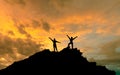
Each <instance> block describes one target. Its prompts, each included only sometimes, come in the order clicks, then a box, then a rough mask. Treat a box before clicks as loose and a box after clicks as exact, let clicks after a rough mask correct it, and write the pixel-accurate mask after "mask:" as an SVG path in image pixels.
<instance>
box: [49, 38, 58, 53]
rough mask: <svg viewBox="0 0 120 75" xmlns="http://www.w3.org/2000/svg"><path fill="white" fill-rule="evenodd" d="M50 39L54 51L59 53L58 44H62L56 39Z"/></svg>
mask: <svg viewBox="0 0 120 75" xmlns="http://www.w3.org/2000/svg"><path fill="white" fill-rule="evenodd" d="M49 39H50V40H51V41H52V42H53V49H54V52H55V51H56V52H58V50H57V44H56V43H60V42H59V41H57V40H56V39H55V38H54V39H52V38H50V37H49Z"/></svg>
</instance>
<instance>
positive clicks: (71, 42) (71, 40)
mask: <svg viewBox="0 0 120 75" xmlns="http://www.w3.org/2000/svg"><path fill="white" fill-rule="evenodd" d="M67 37H68V38H69V40H70V42H69V43H68V47H70V45H71V47H72V49H73V40H74V39H76V38H77V37H78V36H76V37H74V38H73V37H69V36H68V35H67Z"/></svg>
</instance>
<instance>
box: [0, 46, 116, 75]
mask: <svg viewBox="0 0 120 75" xmlns="http://www.w3.org/2000/svg"><path fill="white" fill-rule="evenodd" d="M25 74H27V75H29V74H30V75H46V74H49V75H58V74H61V75H65V74H66V75H69V74H70V75H115V74H116V73H115V71H112V70H108V69H107V68H106V67H105V66H98V65H96V62H88V61H87V59H86V58H85V57H83V56H82V53H81V52H80V50H78V49H77V48H74V49H69V48H64V49H63V50H61V51H60V52H51V51H50V50H49V49H46V50H43V51H41V52H38V53H35V54H34V55H32V56H30V57H29V58H27V59H24V60H21V61H18V62H14V63H13V64H12V65H10V66H8V67H7V68H5V69H2V70H0V75H25Z"/></svg>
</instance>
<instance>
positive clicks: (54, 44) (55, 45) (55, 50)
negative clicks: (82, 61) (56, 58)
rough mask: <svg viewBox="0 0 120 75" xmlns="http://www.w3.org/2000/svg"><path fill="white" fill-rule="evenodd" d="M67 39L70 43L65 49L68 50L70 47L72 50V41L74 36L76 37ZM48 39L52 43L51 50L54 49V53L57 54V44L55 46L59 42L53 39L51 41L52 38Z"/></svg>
mask: <svg viewBox="0 0 120 75" xmlns="http://www.w3.org/2000/svg"><path fill="white" fill-rule="evenodd" d="M67 37H68V38H69V40H70V42H69V43H68V46H67V48H70V45H71V48H72V49H73V40H74V39H76V38H77V36H76V37H69V36H68V35H67ZM49 39H50V40H51V41H52V42H53V49H54V52H58V50H57V44H56V43H60V42H59V41H57V40H56V39H55V38H54V39H52V38H50V37H49Z"/></svg>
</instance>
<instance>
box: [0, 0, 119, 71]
mask: <svg viewBox="0 0 120 75" xmlns="http://www.w3.org/2000/svg"><path fill="white" fill-rule="evenodd" d="M66 35H69V36H73V37H75V36H78V38H76V39H75V40H74V47H77V48H78V49H80V50H81V51H82V52H83V55H84V56H85V57H87V59H88V60H89V61H96V62H97V63H98V64H101V65H106V66H107V67H108V68H109V69H112V70H115V71H120V0H0V69H2V68H4V67H6V66H8V65H10V64H12V63H13V62H14V61H18V60H21V59H25V58H26V57H28V56H30V55H32V54H34V53H36V52H38V51H41V50H43V49H50V50H51V51H52V50H53V48H52V42H51V41H50V39H49V38H48V37H51V38H56V39H57V40H58V41H60V42H61V43H58V44H57V45H58V49H59V51H60V50H62V49H63V48H64V47H66V46H67V44H68V42H69V39H68V38H67V36H66Z"/></svg>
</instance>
